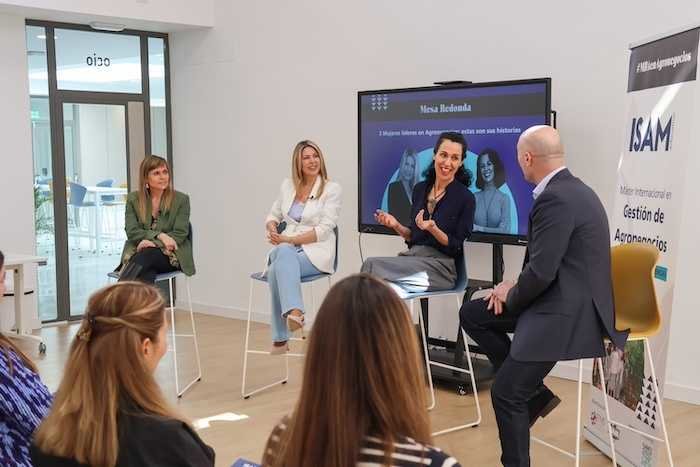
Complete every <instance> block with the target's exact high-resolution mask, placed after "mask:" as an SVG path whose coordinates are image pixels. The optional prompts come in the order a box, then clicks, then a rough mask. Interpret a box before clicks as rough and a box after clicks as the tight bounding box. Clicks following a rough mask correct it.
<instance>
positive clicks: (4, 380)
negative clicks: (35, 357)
mask: <svg viewBox="0 0 700 467" xmlns="http://www.w3.org/2000/svg"><path fill="white" fill-rule="evenodd" d="M15 293H16V292H15ZM4 294H5V256H4V255H3V254H2V252H1V251H0V300H2V297H3V295H4ZM50 406H51V393H50V392H49V390H48V389H47V388H46V386H44V383H42V382H41V379H40V378H39V374H38V372H37V369H36V366H35V365H34V363H33V362H32V361H31V360H30V359H29V357H27V356H26V355H25V354H24V353H23V352H22V351H21V350H20V349H19V348H18V347H17V346H16V345H15V344H14V343H13V342H12V341H10V339H8V338H7V337H6V336H4V335H2V334H0V434H1V435H2V436H0V465H12V466H18V467H25V466H27V467H31V465H32V462H31V459H30V458H29V445H30V442H31V438H32V434H33V433H34V430H35V429H36V427H37V426H39V423H41V420H42V419H43V418H44V417H45V416H46V413H47V412H48V411H49V407H50Z"/></svg>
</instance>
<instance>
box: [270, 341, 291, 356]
mask: <svg viewBox="0 0 700 467" xmlns="http://www.w3.org/2000/svg"><path fill="white" fill-rule="evenodd" d="M275 344H277V342H273V343H272V347H270V355H284V354H286V353H287V352H289V343H288V342H287V341H285V342H280V343H279V344H280V345H275Z"/></svg>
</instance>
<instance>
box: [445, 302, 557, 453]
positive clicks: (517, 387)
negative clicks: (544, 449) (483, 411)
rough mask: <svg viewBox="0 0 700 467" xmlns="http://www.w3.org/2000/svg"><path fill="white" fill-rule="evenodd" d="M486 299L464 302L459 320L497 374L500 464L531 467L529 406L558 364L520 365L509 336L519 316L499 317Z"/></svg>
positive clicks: (495, 403)
mask: <svg viewBox="0 0 700 467" xmlns="http://www.w3.org/2000/svg"><path fill="white" fill-rule="evenodd" d="M487 306H488V301H485V300H483V299H477V300H472V301H470V302H465V303H464V304H463V305H462V308H461V309H460V310H459V320H460V324H461V326H462V328H463V329H464V330H465V331H466V333H467V334H468V335H469V337H471V338H472V339H474V341H475V342H476V343H477V344H479V347H481V349H482V350H483V351H484V353H486V356H487V357H488V359H489V361H490V362H491V363H492V364H493V366H494V368H495V369H496V370H497V373H496V379H495V381H494V382H493V384H492V386H491V403H492V404H493V410H494V412H495V414H496V422H497V424H498V436H499V438H500V439H501V451H502V454H501V462H502V463H503V465H504V466H506V467H527V466H529V465H530V416H529V413H528V406H527V402H528V400H530V398H531V397H532V396H533V395H534V394H535V392H536V391H537V390H538V388H540V387H541V386H542V384H543V383H542V380H543V379H544V377H545V376H547V374H548V373H549V372H550V371H551V370H552V368H554V365H555V364H556V362H521V361H518V360H515V359H514V358H513V357H511V356H510V338H509V337H508V334H507V333H508V332H513V331H514V330H515V325H516V324H517V322H518V316H517V314H514V313H512V312H511V313H509V312H508V310H506V311H504V312H503V313H502V314H500V315H498V316H496V315H494V314H493V310H487V309H486V307H487Z"/></svg>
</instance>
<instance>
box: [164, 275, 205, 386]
mask: <svg viewBox="0 0 700 467" xmlns="http://www.w3.org/2000/svg"><path fill="white" fill-rule="evenodd" d="M170 281H171V283H172V279H170ZM185 286H186V288H187V304H188V305H189V308H190V325H191V326H192V340H193V343H194V354H195V358H196V359H197V376H195V377H194V379H192V381H190V382H189V383H188V384H187V386H185V387H184V388H182V391H178V393H177V397H182V395H183V394H184V393H185V392H187V390H188V389H190V388H191V387H192V386H193V385H194V383H196V382H198V381H201V380H202V361H201V359H200V357H199V343H198V342H197V327H196V326H195V323H194V309H193V307H192V291H191V289H190V279H189V278H188V277H187V276H185ZM173 322H174V319H173ZM182 337H188V336H182Z"/></svg>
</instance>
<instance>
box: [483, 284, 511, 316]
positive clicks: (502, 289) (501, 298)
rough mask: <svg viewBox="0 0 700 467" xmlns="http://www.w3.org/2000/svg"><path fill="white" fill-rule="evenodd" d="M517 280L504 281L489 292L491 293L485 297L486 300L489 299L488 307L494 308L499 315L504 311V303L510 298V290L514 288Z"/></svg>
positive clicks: (495, 313)
mask: <svg viewBox="0 0 700 467" xmlns="http://www.w3.org/2000/svg"><path fill="white" fill-rule="evenodd" d="M514 285H515V282H513V281H503V282H501V283H500V284H498V285H497V286H496V287H494V289H493V290H492V291H491V292H489V294H488V295H487V296H486V297H484V300H488V302H489V305H488V306H487V307H486V308H487V309H488V310H493V314H494V315H496V316H498V315H500V314H501V313H503V311H504V305H505V303H506V299H507V298H508V292H509V291H510V289H512V288H513V286H514Z"/></svg>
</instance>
